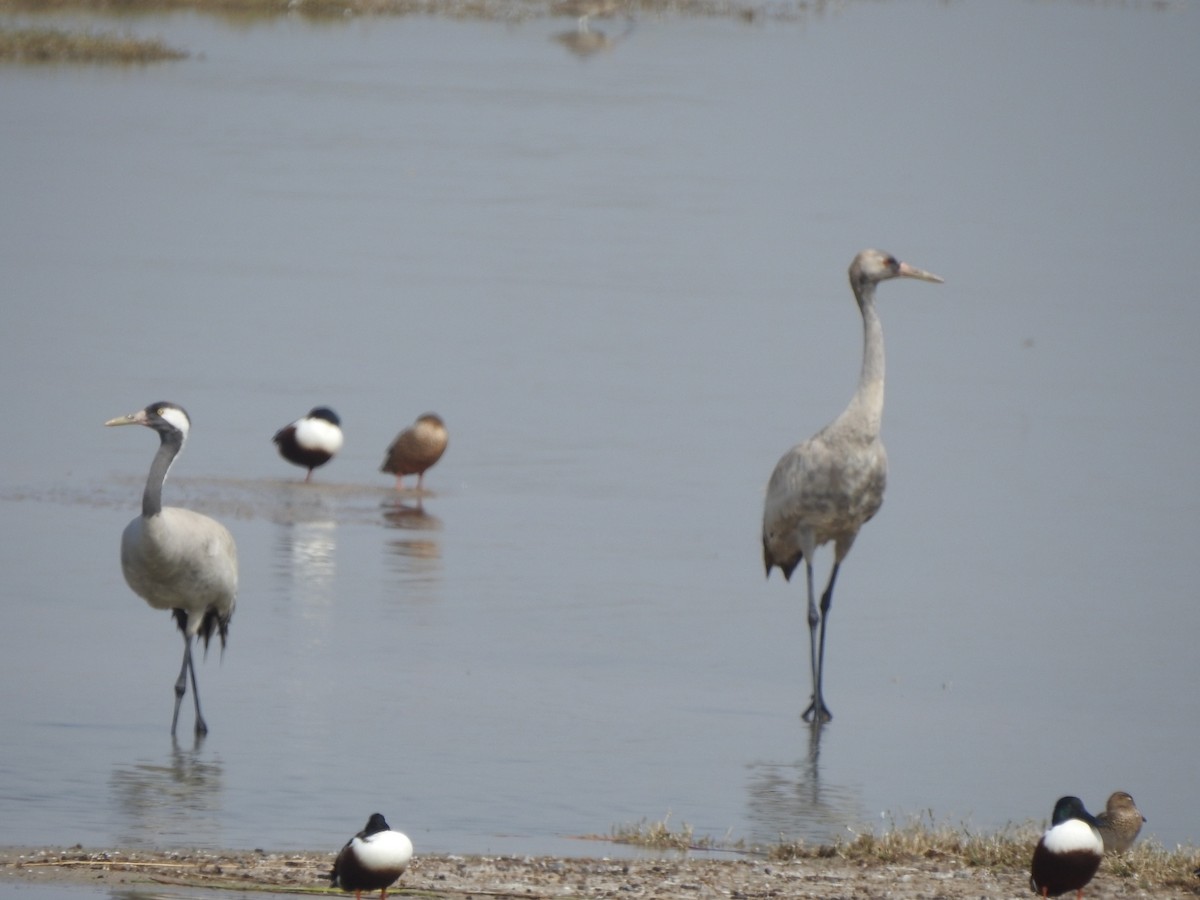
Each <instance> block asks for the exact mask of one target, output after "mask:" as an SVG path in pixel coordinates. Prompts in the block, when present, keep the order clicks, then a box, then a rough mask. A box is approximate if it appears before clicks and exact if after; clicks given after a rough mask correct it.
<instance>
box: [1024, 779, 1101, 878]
mask: <svg viewBox="0 0 1200 900" xmlns="http://www.w3.org/2000/svg"><path fill="white" fill-rule="evenodd" d="M1103 858H1104V841H1103V840H1102V839H1101V838H1100V831H1099V830H1098V829H1097V828H1096V820H1095V819H1094V818H1093V817H1092V815H1091V813H1089V812H1088V811H1087V810H1086V809H1084V808H1083V801H1082V800H1080V799H1079V798H1078V797H1060V798H1059V800H1058V802H1057V803H1055V804H1054V817H1053V818H1052V819H1051V824H1050V828H1048V829H1047V830H1046V833H1045V834H1043V835H1042V838H1041V840H1039V841H1038V844H1037V847H1036V848H1035V849H1034V851H1033V873H1032V874H1031V875H1030V878H1029V886H1030V887H1031V888H1033V890H1034V891H1035V892H1036V893H1039V894H1041V895H1042V896H1043V897H1057V896H1059V895H1060V894H1065V893H1067V892H1068V891H1075V896H1076V897H1077V898H1079V900H1082V898H1083V887H1084V885H1086V884H1087V883H1088V882H1089V881H1091V880H1092V877H1093V876H1094V875H1095V874H1096V870H1097V869H1099V868H1100V860H1101V859H1103Z"/></svg>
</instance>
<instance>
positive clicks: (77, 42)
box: [0, 28, 187, 65]
mask: <svg viewBox="0 0 1200 900" xmlns="http://www.w3.org/2000/svg"><path fill="white" fill-rule="evenodd" d="M185 56H187V54H186V53H184V52H183V51H182V50H176V49H174V48H173V47H168V46H167V45H166V44H164V43H163V42H162V41H160V40H157V39H153V38H151V39H145V38H138V37H134V36H132V35H127V34H112V33H106V32H95V31H84V32H75V31H62V30H60V29H57V28H0V62H17V63H117V64H123V65H134V64H144V63H152V62H160V61H163V60H170V59H182V58H183V57H185Z"/></svg>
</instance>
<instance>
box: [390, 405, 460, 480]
mask: <svg viewBox="0 0 1200 900" xmlns="http://www.w3.org/2000/svg"><path fill="white" fill-rule="evenodd" d="M448 442H449V435H448V434H447V432H446V423H445V422H443V421H442V417H441V416H439V415H438V414H437V413H425V414H424V415H423V416H421V417H420V418H418V419H417V421H415V422H413V424H412V425H410V426H408V427H407V428H405V429H404V430H403V431H402V432H400V433H399V434H398V435H396V439H395V440H394V441H392V443H391V444H390V445H389V446H388V448H387V453H386V454H385V455H384V457H383V465H382V466H380V467H379V471H380V472H389V473H391V474H392V475H395V476H396V490H398V491H399V490H403V489H404V476H405V475H416V476H417V490H418V491H419V490H422V489H423V488H424V486H425V470H426V469H428V468H430V467H431V466H432V465H433V464H434V463H435V462H437V461H438V460H439V459H441V458H442V454H443V453H445V452H446V444H447V443H448Z"/></svg>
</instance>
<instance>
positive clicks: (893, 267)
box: [850, 250, 943, 289]
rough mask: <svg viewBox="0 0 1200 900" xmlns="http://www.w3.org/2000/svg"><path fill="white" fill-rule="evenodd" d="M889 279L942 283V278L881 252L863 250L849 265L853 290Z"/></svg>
mask: <svg viewBox="0 0 1200 900" xmlns="http://www.w3.org/2000/svg"><path fill="white" fill-rule="evenodd" d="M889 278H919V279H921V281H935V282H937V283H939V284H940V283H941V282H942V280H943V279H942V278H941V277H940V276H938V275H934V274H933V273H932V272H926V271H925V270H924V269H918V268H916V267H915V266H910V265H909V264H908V263H906V262H900V260H898V259H896V257H894V256H892V255H891V254H890V253H884V252H883V251H882V250H863V251H862V252H861V253H859V254H858V256H856V257H854V262H852V263H850V284H851V285H852V286H854V288H855V289H858V288H862V287H865V286H866V285H868V284H871V285H874V284H878V283H879V282H881V281H886V280H887V279H889Z"/></svg>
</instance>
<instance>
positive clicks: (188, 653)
mask: <svg viewBox="0 0 1200 900" xmlns="http://www.w3.org/2000/svg"><path fill="white" fill-rule="evenodd" d="M189 675H191V679H192V700H194V701H195V703H196V734H208V726H207V725H206V724H204V716H202V715H201V714H200V691H199V689H198V688H197V687H196V665H195V663H193V662H192V639H191V638H190V637H188V636H187V635H186V634H184V636H183V666H182V667H181V668H180V669H179V678H177V679H176V681H175V714H174V715H173V716H171V734H172V736H173V735H174V734H175V726H176V725H178V724H179V707H180V706H182V705H183V695H184V694H186V693H187V681H188V676H189Z"/></svg>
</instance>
